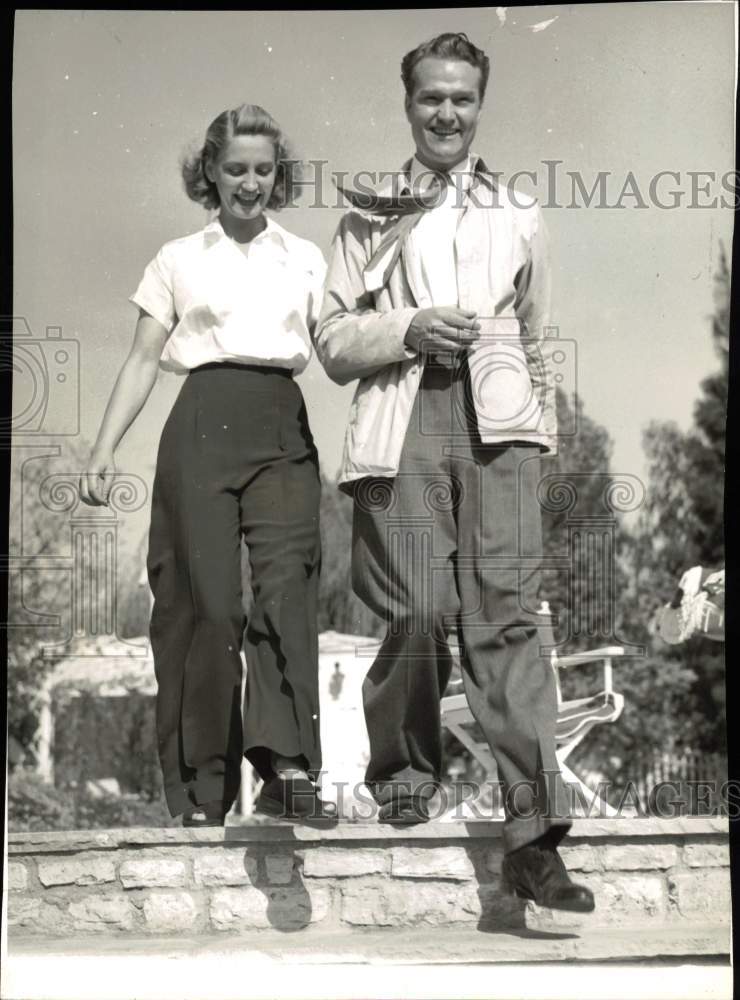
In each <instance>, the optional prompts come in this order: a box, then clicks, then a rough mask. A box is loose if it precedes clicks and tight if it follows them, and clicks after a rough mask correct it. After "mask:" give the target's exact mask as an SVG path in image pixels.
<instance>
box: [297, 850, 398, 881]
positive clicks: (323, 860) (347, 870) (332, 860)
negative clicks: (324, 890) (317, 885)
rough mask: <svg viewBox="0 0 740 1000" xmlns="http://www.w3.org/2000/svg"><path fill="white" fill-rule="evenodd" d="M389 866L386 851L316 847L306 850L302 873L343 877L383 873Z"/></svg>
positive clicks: (312, 875) (325, 876)
mask: <svg viewBox="0 0 740 1000" xmlns="http://www.w3.org/2000/svg"><path fill="white" fill-rule="evenodd" d="M389 867H390V857H389V855H388V853H387V851H384V850H378V849H375V848H360V849H359V850H358V849H354V850H353V849H352V848H351V847H350V848H344V847H317V848H316V849H315V850H310V851H307V852H306V858H305V860H304V862H303V874H304V875H307V876H308V877H310V878H344V877H348V876H350V875H375V874H378V875H385V874H387V872H388V869H389Z"/></svg>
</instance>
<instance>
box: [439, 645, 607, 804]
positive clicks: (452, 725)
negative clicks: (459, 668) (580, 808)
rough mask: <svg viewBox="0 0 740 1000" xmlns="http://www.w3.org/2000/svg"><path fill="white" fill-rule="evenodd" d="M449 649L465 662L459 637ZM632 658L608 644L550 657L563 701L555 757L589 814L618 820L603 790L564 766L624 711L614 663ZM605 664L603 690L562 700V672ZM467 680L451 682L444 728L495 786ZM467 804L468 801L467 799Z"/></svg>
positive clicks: (444, 701) (443, 713)
mask: <svg viewBox="0 0 740 1000" xmlns="http://www.w3.org/2000/svg"><path fill="white" fill-rule="evenodd" d="M448 641H449V644H450V651H451V652H452V656H453V659H454V660H455V662H456V663H457V664H459V662H460V650H459V644H458V641H457V636H456V635H454V634H452V635H450V637H449V640H448ZM625 655H627V654H626V651H625V650H624V649H623V647H622V646H604V647H602V648H600V649H592V650H588V651H585V652H582V653H573V654H571V655H569V656H559V655H558V654H557V652H556V650H554V649H553V651H552V654H551V664H552V669H553V671H554V673H555V685H556V690H557V699H558V714H557V723H556V729H555V745H556V756H557V760H558V764H559V765H560V771H561V773H562V776H563V780H564V781H565V782H566V783H568V784H571V785H575V786H576V788H577V789H578V790H579V792H580V793H581V794H580V796H579V798H580V800H581V802H582V803H584V804H585V806H586V807H587V809H588V811H589V812H590V811H591V810H592V809H594V808H596V809H597V810H598V812H597V815H601V816H615V815H616V810H615V809H613V808H612V806H610V805H609V803H608V802H607V801H606V800H605V799H602V798H601V796H600V795H599V793H598V792H595V791H593V790H592V789H591V788H589V787H588V785H587V784H586V783H585V782H584V781H582V780H581V779H580V778H579V777H578V775H577V774H575V773H574V772H573V771H572V770H571V769H570V768H569V767H568V765H567V764H566V763H565V762H566V760H567V759H568V757H569V756H570V755H571V753H572V752H573V751H574V750H575V748H576V747H577V746H578V744H579V743H581V742H582V741H583V740H584V739H585V737H586V736H587V735H588V733H590V732H591V730H592V729H593V728H594V726H599V725H603V724H604V723H607V722H615V721H616V720H617V719H618V718H619V716H620V715H621V714H622V710H623V708H624V695H621V694H619V693H618V692H617V691H615V690H614V687H613V671H612V667H613V661H614V660H615V659H617V658H619V657H623V656H625ZM598 662H601V663H603V686H602V689H601V690H600V691H599V692H598V693H596V694H594V695H591V696H589V697H588V698H575V699H572V700H570V701H563V698H562V692H561V688H560V670H561V669H563V670H564V669H569V668H571V667H578V666H581V665H582V664H584V663H598ZM462 683H463V682H462V677H460V679H459V680H455V681H452V682H451V683H450V685H448V691H450V689H452V691H451V693H450V694H446V695H445V696H444V697H443V698H442V701H441V720H442V726H443V728H445V729H448V730H449V731H450V732H451V733H452V734H453V735H454V736H456V737H457V739H458V740H459V741H460V742H461V743H462V745H463V746H464V747H466V748H467V749H468V750H469V751H470V753H471V754H472V755H473V757H474V758H475V759H476V760H477V761H478V762H479V763H480V764H481V765H482V767H483V768H484V770H485V772H486V776H487V778H488V780H490V781H492V782H495V781H496V780H497V775H498V771H497V768H496V762H495V760H494V758H493V755H492V753H491V751H490V748H489V746H488V743H486V742H485V741H482V740H480V739H479V738H477V737H476V733H475V728H476V726H475V720H474V719H473V714H472V712H471V711H470V707H469V705H468V700H467V698H466V696H465V694H464V693H462ZM464 801H465V800H464ZM453 810H455V812H456V815H458V810H459V805H458V806H456V807H452V809H450V810H448V813H447V815H448V817H449V815H450V813H451V812H452V811H453Z"/></svg>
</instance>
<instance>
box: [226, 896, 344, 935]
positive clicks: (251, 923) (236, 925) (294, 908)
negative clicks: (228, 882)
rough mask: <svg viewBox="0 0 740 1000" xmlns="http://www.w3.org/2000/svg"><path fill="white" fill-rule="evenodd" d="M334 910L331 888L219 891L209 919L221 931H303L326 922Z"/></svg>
mask: <svg viewBox="0 0 740 1000" xmlns="http://www.w3.org/2000/svg"><path fill="white" fill-rule="evenodd" d="M330 907H331V890H330V889H329V887H328V886H314V887H313V888H312V889H311V892H310V893H309V892H308V890H307V889H306V888H305V887H304V886H302V885H300V886H292V887H290V888H287V887H286V888H265V889H256V888H254V886H245V887H244V888H243V889H219V890H218V891H217V892H214V893H213V895H212V896H211V902H210V908H209V916H210V920H211V925H212V926H213V927H214V928H215V930H217V931H237V930H242V929H244V928H250V927H274V928H275V929H277V930H286V931H287V930H299V929H300V928H302V927H307V926H308V925H309V924H314V923H318V922H319V921H321V920H323V919H324V918H325V917H326V916H327V914H328V912H329V909H330Z"/></svg>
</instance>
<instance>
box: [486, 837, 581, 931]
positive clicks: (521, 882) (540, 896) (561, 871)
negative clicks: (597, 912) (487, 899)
mask: <svg viewBox="0 0 740 1000" xmlns="http://www.w3.org/2000/svg"><path fill="white" fill-rule="evenodd" d="M501 875H502V877H503V880H504V883H505V884H508V887H509V888H510V889H512V890H513V891H514V892H515V893H516V894H517V896H519V898H520V899H531V900H533V901H534V902H535V903H537V905H538V906H548V907H549V908H550V909H552V910H570V911H571V912H572V913H591V912H592V911H593V909H594V907H595V905H596V904H595V903H594V896H593V893H592V892H591V890H590V889H587V888H586V887H585V886H583V885H576V883H575V882H572V881H571V878H570V876H569V875H568V872H567V871H566V869H565V865H564V864H563V859H562V858H561V857H560V855H559V854H558V852H557V850H556V849H555V848H554V847H553V846H552V845H550V844H549V843H547V841H546V840H544V841H543V839H542V838H540V839H539V840H536V841H534V843H532V844H526V845H525V846H524V847H520V848H519V849H518V850H516V851H512V852H511V853H510V854H507V855H506V857H505V858H504V863H503V865H502V866H501Z"/></svg>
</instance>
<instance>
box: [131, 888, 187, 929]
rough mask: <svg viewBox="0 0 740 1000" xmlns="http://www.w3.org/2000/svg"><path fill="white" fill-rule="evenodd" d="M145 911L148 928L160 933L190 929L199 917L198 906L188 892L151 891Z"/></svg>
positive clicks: (145, 902)
mask: <svg viewBox="0 0 740 1000" xmlns="http://www.w3.org/2000/svg"><path fill="white" fill-rule="evenodd" d="M143 911H144V922H145V925H146V929H147V930H148V931H152V932H158V933H167V932H175V931H189V930H191V929H192V928H193V926H194V925H195V922H196V920H197V919H198V908H197V907H196V905H195V901H194V899H193V897H192V896H191V895H190V893H187V892H157V893H151V894H150V895H149V896H147V898H146V899H145V900H144V906H143Z"/></svg>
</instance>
